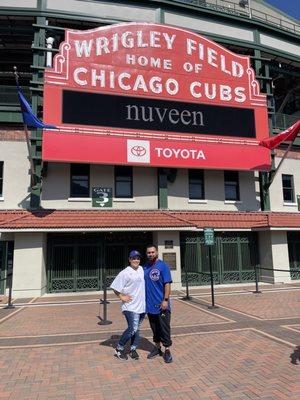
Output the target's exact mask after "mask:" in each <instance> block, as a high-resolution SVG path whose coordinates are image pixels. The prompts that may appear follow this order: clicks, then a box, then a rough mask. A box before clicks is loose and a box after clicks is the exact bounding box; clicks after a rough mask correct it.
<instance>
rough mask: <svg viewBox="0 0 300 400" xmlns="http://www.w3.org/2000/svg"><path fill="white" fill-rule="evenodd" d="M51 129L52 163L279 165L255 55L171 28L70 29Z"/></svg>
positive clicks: (56, 74) (57, 64) (50, 77)
mask: <svg viewBox="0 0 300 400" xmlns="http://www.w3.org/2000/svg"><path fill="white" fill-rule="evenodd" d="M44 122H45V123H51V124H53V125H55V126H57V127H58V128H59V130H58V131H56V132H53V131H50V130H48V131H45V132H44V136H43V159H44V160H48V161H69V162H89V163H105V164H107V163H111V164H131V165H133V164H135V165H136V164H138V165H148V166H149V165H150V166H171V167H192V168H221V169H228V168H229V169H246V170H250V169H258V170H266V169H268V168H269V166H270V155H269V150H268V149H266V148H264V147H262V146H259V145H258V142H259V140H261V139H262V138H264V137H265V136H267V133H268V119H267V107H266V96H265V95H262V94H260V91H259V84H258V82H257V81H256V80H255V75H254V71H253V70H252V68H251V67H250V61H249V57H246V56H240V55H237V54H234V53H232V52H231V51H229V50H227V49H226V48H224V47H222V46H220V45H218V44H216V43H214V42H212V41H210V40H208V39H206V38H204V37H202V36H199V35H197V34H195V33H192V32H189V31H186V30H183V29H180V28H175V27H170V26H166V25H159V24H151V23H130V24H118V25H111V26H107V27H102V28H97V29H94V30H88V31H78V30H76V31H75V30H66V32H65V42H63V43H62V44H61V45H60V49H59V54H57V55H56V56H55V58H54V67H53V68H52V69H46V71H45V87H44ZM91 137H92V138H91ZM108 137H109V139H110V140H109V145H108V146H109V148H108V147H107V146H106V145H107V141H106V142H105V139H107V138H108ZM216 154H217V156H216Z"/></svg>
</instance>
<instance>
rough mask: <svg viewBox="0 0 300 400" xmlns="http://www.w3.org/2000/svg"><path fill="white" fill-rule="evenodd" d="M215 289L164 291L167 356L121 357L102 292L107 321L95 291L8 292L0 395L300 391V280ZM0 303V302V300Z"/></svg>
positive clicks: (185, 396) (109, 398) (118, 325)
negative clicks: (167, 296) (169, 306)
mask: <svg viewBox="0 0 300 400" xmlns="http://www.w3.org/2000/svg"><path fill="white" fill-rule="evenodd" d="M261 289H262V293H261V294H253V292H252V291H253V290H254V287H252V286H234V287H231V288H221V287H218V288H217V289H216V304H217V305H218V308H216V309H209V308H208V306H209V305H210V302H211V298H210V290H209V288H207V287H205V288H201V289H192V290H191V291H190V294H191V296H192V298H191V300H190V301H184V300H182V297H183V296H184V292H179V291H178V292H175V293H174V295H173V313H172V334H173V351H172V353H173V357H174V362H173V363H172V364H165V363H164V362H163V359H162V357H159V358H156V359H153V360H147V358H146V357H147V352H148V351H149V350H150V349H151V332H150V329H149V325H148V321H147V320H145V321H144V323H143V325H142V336H143V339H142V342H141V346H140V350H139V353H140V359H139V360H138V361H133V360H131V359H129V360H128V361H120V360H118V359H117V358H116V357H114V346H115V345H116V343H117V340H118V337H119V336H120V333H121V332H122V330H123V329H124V327H125V320H124V319H123V317H122V316H121V313H120V302H118V301H116V299H115V298H114V297H113V296H112V295H109V300H110V303H109V304H108V308H107V310H108V319H110V320H111V321H112V324H111V325H102V326H100V325H98V322H99V320H100V319H99V317H101V316H103V306H102V305H100V304H99V294H96V293H95V294H90V295H86V294H82V295H79V294H74V295H67V296H44V297H42V298H35V299H23V300H20V299H14V304H15V308H13V309H4V308H3V305H2V306H1V308H0V400H8V399H9V400H130V399H134V400H168V399H170V400H171V399H181V400H208V399H210V400H246V399H247V400H249V399H264V400H275V399H295V400H296V399H297V400H299V399H300V284H299V283H294V284H291V285H276V286H274V285H264V286H262V287H261ZM0 304H1V303H0Z"/></svg>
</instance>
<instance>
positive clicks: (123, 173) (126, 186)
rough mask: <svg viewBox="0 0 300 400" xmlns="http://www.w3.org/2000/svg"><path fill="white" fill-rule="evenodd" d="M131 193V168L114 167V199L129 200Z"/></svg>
mask: <svg viewBox="0 0 300 400" xmlns="http://www.w3.org/2000/svg"><path fill="white" fill-rule="evenodd" d="M132 192H133V190H132V167H118V166H115V197H121V198H126V199H127V198H131V197H133V193H132Z"/></svg>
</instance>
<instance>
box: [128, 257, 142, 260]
mask: <svg viewBox="0 0 300 400" xmlns="http://www.w3.org/2000/svg"><path fill="white" fill-rule="evenodd" d="M140 259H141V258H140V257H130V260H140Z"/></svg>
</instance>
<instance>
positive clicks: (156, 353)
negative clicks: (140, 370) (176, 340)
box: [147, 346, 163, 359]
mask: <svg viewBox="0 0 300 400" xmlns="http://www.w3.org/2000/svg"><path fill="white" fill-rule="evenodd" d="M162 355H163V352H162V351H161V348H160V347H156V346H155V347H153V349H152V350H151V351H150V353H149V354H148V355H147V358H148V359H150V358H154V357H156V356H162Z"/></svg>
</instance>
